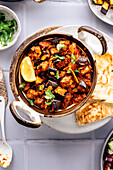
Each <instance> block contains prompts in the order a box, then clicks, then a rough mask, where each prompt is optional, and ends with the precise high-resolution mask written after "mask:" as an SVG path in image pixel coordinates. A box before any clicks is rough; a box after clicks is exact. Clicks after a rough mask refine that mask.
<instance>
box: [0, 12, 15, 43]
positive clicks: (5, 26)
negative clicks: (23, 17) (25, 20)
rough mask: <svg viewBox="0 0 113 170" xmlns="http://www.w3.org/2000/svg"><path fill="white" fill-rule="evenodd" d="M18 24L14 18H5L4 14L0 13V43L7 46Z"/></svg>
mask: <svg viewBox="0 0 113 170" xmlns="http://www.w3.org/2000/svg"><path fill="white" fill-rule="evenodd" d="M17 29H18V25H17V22H16V20H15V19H13V20H5V15H4V14H3V13H0V43H1V45H2V46H7V42H8V41H9V42H12V40H13V35H14V32H15V31H17Z"/></svg>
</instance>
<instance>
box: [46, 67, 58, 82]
mask: <svg viewBox="0 0 113 170" xmlns="http://www.w3.org/2000/svg"><path fill="white" fill-rule="evenodd" d="M52 73H53V74H52ZM56 73H57V69H56V68H52V67H49V68H48V78H49V79H52V80H54V81H55V80H56V78H55V75H56Z"/></svg>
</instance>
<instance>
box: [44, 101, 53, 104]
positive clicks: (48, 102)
mask: <svg viewBox="0 0 113 170" xmlns="http://www.w3.org/2000/svg"><path fill="white" fill-rule="evenodd" d="M52 102H53V101H52V100H51V101H50V102H46V101H45V104H47V105H51V104H52Z"/></svg>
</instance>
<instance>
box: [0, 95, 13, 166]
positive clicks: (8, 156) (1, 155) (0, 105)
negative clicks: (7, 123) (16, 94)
mask: <svg viewBox="0 0 113 170" xmlns="http://www.w3.org/2000/svg"><path fill="white" fill-rule="evenodd" d="M4 114H5V99H4V97H2V96H0V123H1V131H2V144H1V145H0V164H1V166H2V167H3V168H7V167H8V166H9V165H10V163H11V160H12V149H11V147H10V146H9V145H8V144H7V142H6V139H5V131H4Z"/></svg>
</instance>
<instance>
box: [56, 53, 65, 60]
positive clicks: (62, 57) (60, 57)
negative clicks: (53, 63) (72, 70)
mask: <svg viewBox="0 0 113 170" xmlns="http://www.w3.org/2000/svg"><path fill="white" fill-rule="evenodd" d="M56 57H57V58H59V59H61V60H62V59H64V58H65V56H59V55H58V54H56V55H55V58H56Z"/></svg>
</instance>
